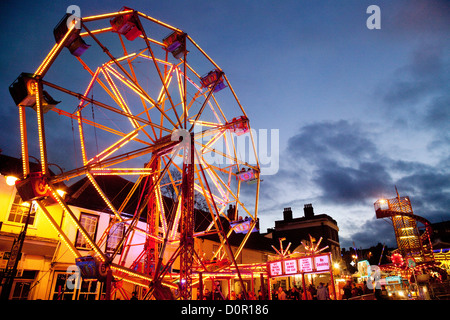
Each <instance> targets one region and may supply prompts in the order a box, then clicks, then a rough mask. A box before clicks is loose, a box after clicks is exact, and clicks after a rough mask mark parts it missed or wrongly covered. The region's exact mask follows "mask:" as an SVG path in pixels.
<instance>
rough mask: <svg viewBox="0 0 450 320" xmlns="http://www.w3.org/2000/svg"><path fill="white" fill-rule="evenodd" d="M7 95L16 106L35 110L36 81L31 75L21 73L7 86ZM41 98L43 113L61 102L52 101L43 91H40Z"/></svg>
mask: <svg viewBox="0 0 450 320" xmlns="http://www.w3.org/2000/svg"><path fill="white" fill-rule="evenodd" d="M9 93H10V94H11V97H12V98H13V100H14V103H15V104H16V105H17V106H23V107H30V108H33V109H34V110H36V79H35V76H34V75H33V74H32V73H25V72H22V73H21V74H20V76H19V77H18V78H17V79H16V80H15V81H14V82H13V83H12V84H11V85H10V86H9ZM42 97H43V101H42V110H43V112H44V113H46V112H48V111H49V110H51V109H53V107H54V106H56V105H57V104H58V103H60V102H61V101H56V100H54V99H53V98H52V97H51V96H50V94H49V93H48V92H47V91H45V90H43V91H42Z"/></svg>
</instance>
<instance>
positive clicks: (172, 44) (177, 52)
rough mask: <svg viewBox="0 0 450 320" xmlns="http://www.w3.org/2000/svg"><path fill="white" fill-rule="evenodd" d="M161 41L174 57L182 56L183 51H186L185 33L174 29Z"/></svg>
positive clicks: (179, 57)
mask: <svg viewBox="0 0 450 320" xmlns="http://www.w3.org/2000/svg"><path fill="white" fill-rule="evenodd" d="M163 43H164V44H165V45H166V46H167V51H169V52H170V53H172V55H173V57H174V58H175V59H181V58H183V57H184V55H185V53H187V52H188V51H186V33H179V32H177V31H174V32H172V33H171V34H170V35H168V36H167V37H165V38H164V39H163Z"/></svg>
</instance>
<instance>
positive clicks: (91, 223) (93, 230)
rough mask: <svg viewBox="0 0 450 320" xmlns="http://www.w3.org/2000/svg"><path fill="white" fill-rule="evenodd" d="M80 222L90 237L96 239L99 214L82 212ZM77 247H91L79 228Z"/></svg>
mask: <svg viewBox="0 0 450 320" xmlns="http://www.w3.org/2000/svg"><path fill="white" fill-rule="evenodd" d="M80 224H81V225H82V226H83V227H84V230H86V232H87V234H88V235H89V236H90V238H91V239H92V240H93V241H95V237H96V235H97V225H98V216H96V215H93V214H89V213H84V212H82V213H81V216H80ZM75 247H76V248H77V249H88V250H90V249H91V246H90V245H89V243H88V242H87V241H86V239H85V238H84V237H83V235H82V234H81V233H80V231H79V230H78V231H77V238H76V241H75Z"/></svg>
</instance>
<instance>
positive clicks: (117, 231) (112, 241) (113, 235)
mask: <svg viewBox="0 0 450 320" xmlns="http://www.w3.org/2000/svg"><path fill="white" fill-rule="evenodd" d="M124 234H125V224H124V223H123V222H119V223H115V224H114V225H113V226H112V227H111V229H110V230H109V233H108V238H107V239H106V252H107V253H113V252H114V251H115V250H116V249H117V246H118V245H119V244H120V241H122V238H123V236H124ZM121 252H122V247H121V248H120V249H119V251H118V253H119V254H120V253H121Z"/></svg>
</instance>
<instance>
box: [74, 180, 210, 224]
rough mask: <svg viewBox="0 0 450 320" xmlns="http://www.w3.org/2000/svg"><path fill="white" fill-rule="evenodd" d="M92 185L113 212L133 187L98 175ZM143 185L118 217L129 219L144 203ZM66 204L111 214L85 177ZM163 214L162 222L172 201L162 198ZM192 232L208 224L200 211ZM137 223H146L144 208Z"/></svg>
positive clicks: (204, 215) (205, 213) (205, 214)
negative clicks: (95, 185) (94, 183)
mask: <svg viewBox="0 0 450 320" xmlns="http://www.w3.org/2000/svg"><path fill="white" fill-rule="evenodd" d="M94 179H95V181H96V182H97V184H98V185H99V187H100V188H101V190H102V192H103V193H104V194H105V195H106V196H107V197H108V199H109V200H110V201H111V203H112V205H113V206H114V208H115V209H116V210H118V209H119V208H120V206H121V205H122V203H123V202H124V201H125V199H126V197H127V196H128V194H129V192H130V191H131V189H132V188H133V186H134V182H133V181H129V180H126V179H124V178H122V177H120V176H115V175H111V176H106V175H99V176H94ZM143 182H144V181H142V182H141V184H140V185H139V186H138V188H137V189H136V191H135V192H134V193H133V194H132V195H131V197H130V199H129V200H128V203H127V205H126V206H125V207H124V209H123V210H122V213H125V214H128V215H130V216H133V215H134V214H135V212H136V211H137V210H138V207H140V204H142V201H144V198H145V195H146V190H143V189H144V183H143ZM66 202H67V203H68V204H69V205H73V206H76V207H80V208H86V209H90V210H94V211H100V212H106V213H112V211H111V210H110V209H109V207H108V206H107V205H106V203H105V201H104V200H103V199H102V197H101V196H100V194H99V193H98V192H97V190H95V187H94V186H93V185H92V183H91V182H90V180H89V179H88V178H87V177H84V178H83V179H81V180H79V181H78V182H76V183H74V184H72V185H71V186H70V187H69V188H68V190H67V195H66ZM163 204H164V210H165V212H166V218H168V219H169V218H170V213H171V212H172V208H173V207H174V201H173V200H172V199H171V198H169V197H165V196H163ZM194 214H195V218H194V219H195V231H196V230H205V229H206V228H207V227H208V225H209V224H210V222H211V214H210V213H209V212H205V211H202V210H198V209H195V212H194ZM140 219H141V220H142V221H146V219H147V208H144V210H143V212H142V214H141V216H140Z"/></svg>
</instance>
